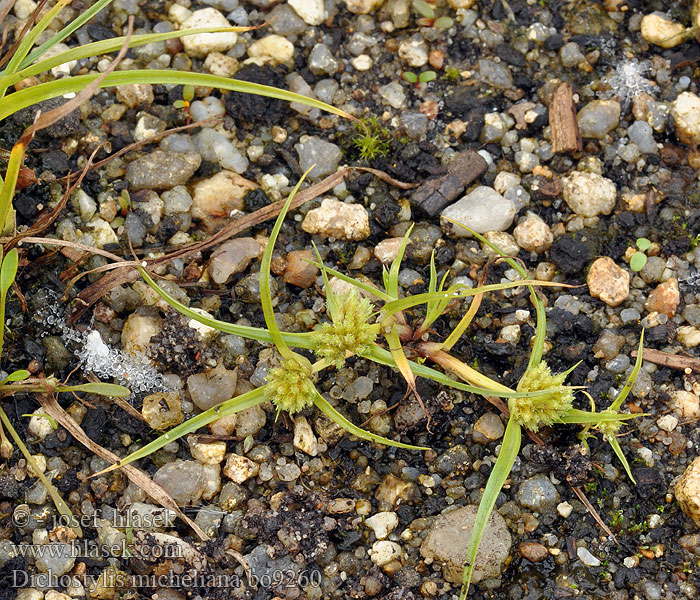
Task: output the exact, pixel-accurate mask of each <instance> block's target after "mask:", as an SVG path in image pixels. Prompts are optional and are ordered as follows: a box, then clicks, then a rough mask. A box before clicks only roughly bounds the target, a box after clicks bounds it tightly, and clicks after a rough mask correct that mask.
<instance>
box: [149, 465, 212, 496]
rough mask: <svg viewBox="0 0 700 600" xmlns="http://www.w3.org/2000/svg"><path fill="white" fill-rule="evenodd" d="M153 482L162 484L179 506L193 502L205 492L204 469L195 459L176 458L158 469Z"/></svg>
mask: <svg viewBox="0 0 700 600" xmlns="http://www.w3.org/2000/svg"><path fill="white" fill-rule="evenodd" d="M153 482H154V483H157V484H158V485H159V486H161V487H162V488H163V489H164V490H165V491H166V493H167V494H168V495H169V496H171V497H172V499H173V500H175V502H176V503H177V504H178V506H185V505H187V504H193V503H195V502H197V500H199V499H200V498H201V497H202V494H203V493H204V487H205V480H204V469H203V467H202V465H200V464H199V463H198V462H195V461H193V460H176V461H174V462H171V463H168V464H166V465H164V466H162V467H161V468H160V469H158V470H157V471H156V473H155V475H153Z"/></svg>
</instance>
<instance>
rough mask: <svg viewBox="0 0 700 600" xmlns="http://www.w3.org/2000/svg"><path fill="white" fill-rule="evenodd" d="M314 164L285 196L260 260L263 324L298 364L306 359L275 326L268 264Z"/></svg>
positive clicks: (270, 262) (283, 350)
mask: <svg viewBox="0 0 700 600" xmlns="http://www.w3.org/2000/svg"><path fill="white" fill-rule="evenodd" d="M315 166H316V165H313V166H312V167H311V168H309V169H308V170H307V171H306V173H304V174H303V175H302V176H301V179H299V181H298V182H297V184H296V185H295V186H294V188H293V189H292V191H291V192H290V194H289V196H288V197H287V201H286V202H285V203H284V207H282V210H281V211H280V214H279V215H278V216H277V220H276V221H275V224H274V226H273V227H272V233H270V239H269V240H268V242H267V244H266V246H265V251H264V252H263V255H262V259H261V261H260V304H261V305H262V310H263V316H264V317H265V325H267V329H268V331H269V332H270V336H271V337H272V343H273V344H274V345H275V347H276V348H277V350H278V352H279V353H280V354H281V355H282V356H283V357H284V358H285V359H287V360H290V359H291V360H296V361H297V362H299V363H300V364H305V363H308V360H307V359H303V360H302V358H303V357H302V356H301V355H299V354H297V353H296V352H292V351H291V350H290V349H289V346H287V343H286V342H285V341H284V338H283V337H282V334H281V332H280V329H279V327H277V321H275V311H274V309H273V308H272V294H271V293H270V266H271V264H272V252H273V251H274V249H275V242H276V241H277V236H278V235H279V233H280V229H282V223H284V218H285V217H286V216H287V211H288V210H289V206H290V204H291V203H292V200H293V199H294V196H295V195H296V193H297V192H298V191H299V188H300V187H301V184H302V183H303V182H304V179H306V176H307V175H308V174H309V172H310V171H311V169H313V168H314V167H315ZM309 366H310V365H309Z"/></svg>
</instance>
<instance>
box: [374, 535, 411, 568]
mask: <svg viewBox="0 0 700 600" xmlns="http://www.w3.org/2000/svg"><path fill="white" fill-rule="evenodd" d="M369 557H370V559H371V560H372V562H373V563H374V564H375V565H377V566H379V567H383V566H385V565H388V564H389V563H390V562H392V561H394V560H401V558H402V557H403V551H402V550H401V546H400V545H399V544H397V543H396V542H389V541H387V540H380V541H378V542H374V544H372V547H371V548H370V550H369Z"/></svg>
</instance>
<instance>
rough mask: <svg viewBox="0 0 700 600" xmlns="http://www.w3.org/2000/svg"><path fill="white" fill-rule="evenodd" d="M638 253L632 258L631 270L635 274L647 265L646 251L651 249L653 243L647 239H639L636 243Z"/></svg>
mask: <svg viewBox="0 0 700 600" xmlns="http://www.w3.org/2000/svg"><path fill="white" fill-rule="evenodd" d="M635 245H636V246H637V251H636V252H635V253H634V254H633V255H632V258H630V269H632V270H633V271H634V272H635V273H639V271H641V270H642V269H643V268H644V265H646V264H647V255H646V251H647V250H648V249H649V248H650V247H651V242H650V241H649V240H648V239H647V238H643V237H642V238H637V241H636V242H635Z"/></svg>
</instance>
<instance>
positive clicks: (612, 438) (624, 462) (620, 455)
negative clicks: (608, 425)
mask: <svg viewBox="0 0 700 600" xmlns="http://www.w3.org/2000/svg"><path fill="white" fill-rule="evenodd" d="M605 439H606V440H607V441H608V444H610V446H611V447H612V449H613V450H614V451H615V454H616V455H617V458H619V459H620V462H621V463H622V466H623V467H624V468H625V472H626V473H627V477H629V478H630V480H631V481H632V483H633V484H634V485H637V482H636V481H635V480H634V477H633V476H632V469H630V464H629V463H628V462H627V458H625V455H624V453H623V452H622V448H620V442H618V441H617V438H616V437H615V436H614V435H606V436H605Z"/></svg>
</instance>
